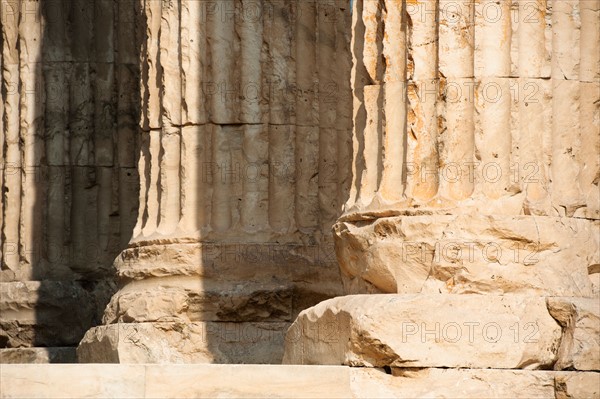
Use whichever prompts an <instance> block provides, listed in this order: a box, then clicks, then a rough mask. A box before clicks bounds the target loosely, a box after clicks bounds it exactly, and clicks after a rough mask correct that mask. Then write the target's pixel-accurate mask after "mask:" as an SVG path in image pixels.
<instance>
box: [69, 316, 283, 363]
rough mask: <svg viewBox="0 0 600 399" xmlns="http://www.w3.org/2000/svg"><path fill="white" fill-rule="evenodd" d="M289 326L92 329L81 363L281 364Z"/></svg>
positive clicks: (200, 324) (82, 345) (173, 325)
mask: <svg viewBox="0 0 600 399" xmlns="http://www.w3.org/2000/svg"><path fill="white" fill-rule="evenodd" d="M288 326H289V323H283V322H264V323H251V322H244V323H226V322H222V323H217V322H196V323H167V322H157V323H119V324H110V325H104V326H98V327H94V328H92V329H90V330H89V331H88V332H87V333H86V335H85V337H84V338H83V339H82V341H81V343H80V344H79V347H78V348H77V356H78V359H79V362H81V363H256V364H261V363H270V364H273V363H274V364H279V363H281V358H282V356H283V346H284V345H283V341H284V335H285V331H286V329H287V328H288Z"/></svg>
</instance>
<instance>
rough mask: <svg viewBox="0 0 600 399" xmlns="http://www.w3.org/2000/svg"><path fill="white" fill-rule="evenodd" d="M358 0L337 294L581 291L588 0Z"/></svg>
mask: <svg viewBox="0 0 600 399" xmlns="http://www.w3.org/2000/svg"><path fill="white" fill-rule="evenodd" d="M356 7H357V8H356V9H355V16H354V22H353V24H354V25H353V32H354V37H353V43H354V44H353V49H354V54H353V57H354V69H353V77H352V78H353V90H354V135H353V138H354V161H353V168H354V169H353V176H354V178H353V181H352V188H351V194H350V199H349V201H348V202H347V203H346V207H345V212H344V214H343V215H342V217H341V218H340V220H339V222H338V223H337V225H336V228H335V230H336V232H335V236H336V239H337V242H336V243H337V254H338V260H339V262H340V266H341V269H342V271H343V274H344V276H345V277H346V278H345V281H346V288H347V292H352V293H361V292H399V293H427V292H436V293H437V292H447V293H468V292H477V293H497V294H502V293H521V294H525V293H527V294H535V295H566V296H591V295H592V292H593V288H592V284H591V281H590V278H589V277H588V269H589V268H590V267H591V269H594V268H593V267H592V266H593V265H595V264H597V263H598V234H597V231H598V230H597V229H598V222H597V221H598V219H600V209H599V201H600V199H599V190H598V179H597V177H598V173H600V164H599V160H598V157H597V153H598V149H599V148H600V135H599V131H598V129H599V126H600V125H599V121H598V115H599V111H598V98H599V86H598V84H599V83H598V82H599V78H600V75H599V72H598V65H599V60H598V55H597V54H596V53H597V51H596V50H598V49H599V48H600V47H599V46H600V44H599V43H598V42H597V41H594V40H592V37H595V35H596V33H597V32H598V28H599V25H598V24H599V21H598V14H597V12H598V11H597V9H596V8H597V7H596V5H595V3H593V2H590V1H581V2H578V1H575V2H572V1H571V2H568V1H547V2H546V1H539V2H527V1H522V2H518V1H513V2H502V4H496V3H494V2H491V1H482V2H471V1H466V2H462V1H459V2H455V1H441V2H439V4H437V3H436V2H425V1H422V2H421V1H418V2H402V1H388V2H377V1H365V2H360V1H358V2H357V5H356ZM590 272H594V273H596V272H595V271H590Z"/></svg>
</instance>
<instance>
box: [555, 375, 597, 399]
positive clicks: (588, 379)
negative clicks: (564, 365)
mask: <svg viewBox="0 0 600 399" xmlns="http://www.w3.org/2000/svg"><path fill="white" fill-rule="evenodd" d="M554 388H555V397H556V399H571V398H599V397H600V373H597V372H596V373H575V372H562V373H555V374H554Z"/></svg>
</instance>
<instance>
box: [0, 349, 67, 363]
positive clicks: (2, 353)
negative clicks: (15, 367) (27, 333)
mask: <svg viewBox="0 0 600 399" xmlns="http://www.w3.org/2000/svg"><path fill="white" fill-rule="evenodd" d="M17 363H29V364H34V363H35V364H39V363H77V353H76V350H75V348H74V347H54V348H9V349H0V364H17Z"/></svg>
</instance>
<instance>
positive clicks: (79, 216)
mask: <svg viewBox="0 0 600 399" xmlns="http://www.w3.org/2000/svg"><path fill="white" fill-rule="evenodd" d="M133 13H134V2H131V1H127V2H112V1H106V0H93V1H80V0H76V1H48V2H32V1H2V2H1V4H0V20H1V21H2V23H1V24H0V25H1V35H2V45H1V46H0V68H1V70H2V74H1V77H0V80H1V84H2V93H1V97H2V98H1V101H0V154H1V155H0V188H1V193H0V310H1V314H0V348H3V347H32V346H51V347H53V346H63V345H72V346H75V345H77V343H78V341H79V340H80V339H81V337H82V336H83V334H84V333H85V331H86V330H87V329H88V328H90V327H91V326H93V325H95V324H97V323H98V322H99V321H100V318H99V316H101V313H102V311H103V310H104V307H105V306H106V304H107V303H108V300H109V299H110V296H111V295H112V294H113V293H114V289H115V286H114V284H113V283H112V279H113V276H114V268H113V267H112V262H113V260H114V258H115V256H116V255H118V254H119V252H120V251H121V250H122V249H123V248H124V247H125V245H126V244H127V242H128V241H129V238H130V236H131V233H132V231H133V227H134V225H135V220H136V211H137V208H138V201H137V197H138V192H137V190H138V186H139V185H138V177H137V172H136V168H135V166H136V165H135V162H134V159H135V155H136V146H135V143H136V129H135V126H136V122H137V120H138V119H139V106H138V104H137V102H135V101H132V99H133V98H134V97H133V96H134V95H135V93H136V92H138V91H139V89H138V86H139V85H138V83H137V82H138V81H139V78H140V76H139V64H138V57H137V56H136V51H137V49H136V39H135V29H136V24H135V21H134V20H133V18H132V16H133ZM117 20H120V21H122V23H119V24H118V23H116V21H117ZM98 308H99V309H98ZM36 359H39V358H36Z"/></svg>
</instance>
